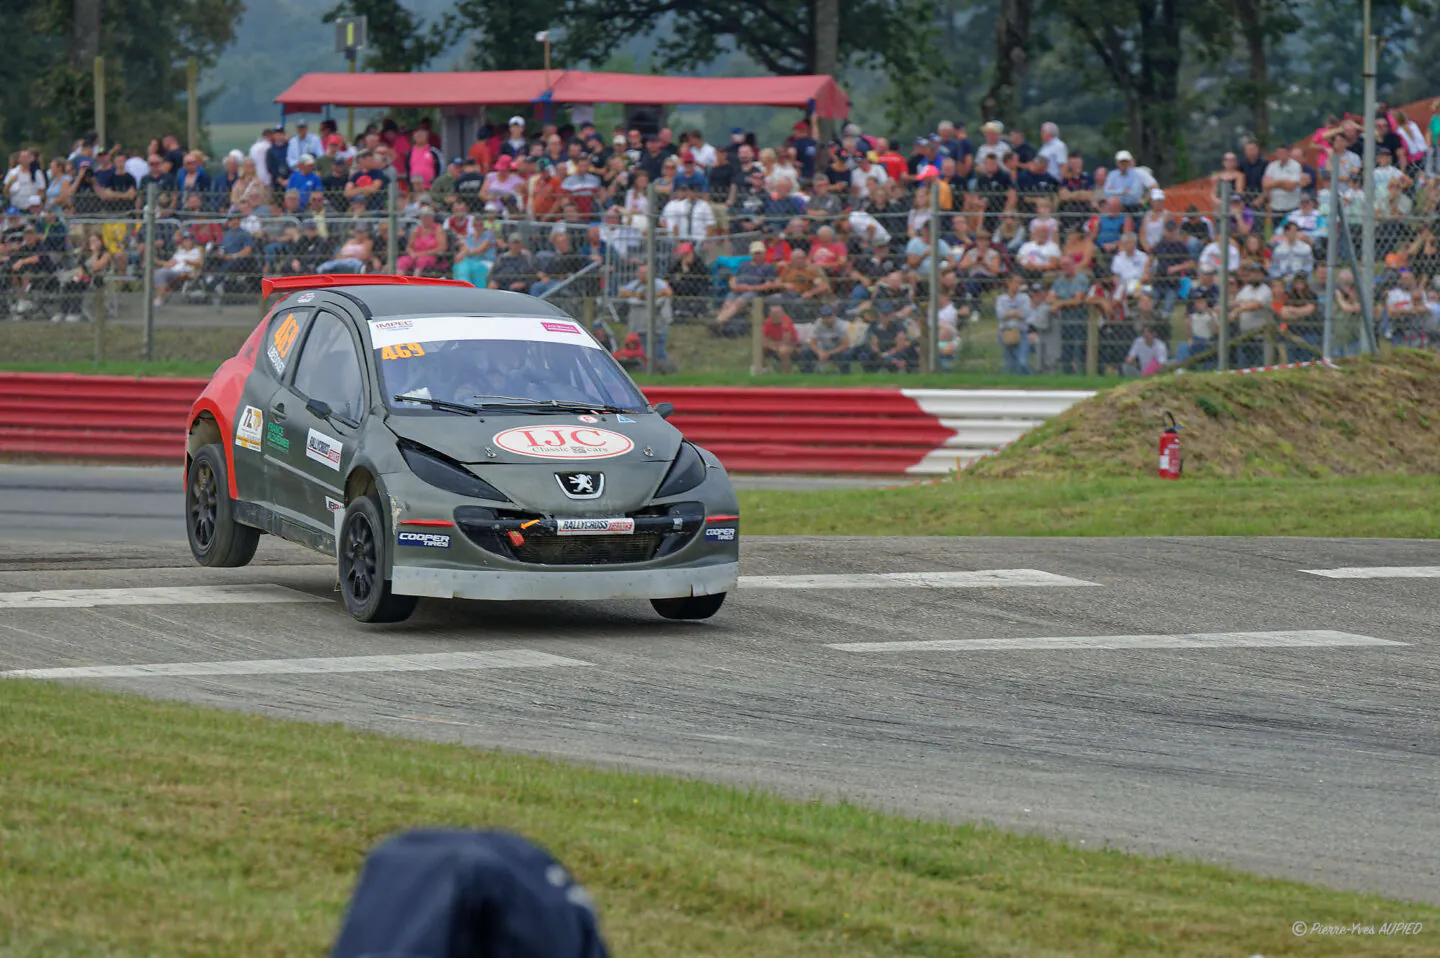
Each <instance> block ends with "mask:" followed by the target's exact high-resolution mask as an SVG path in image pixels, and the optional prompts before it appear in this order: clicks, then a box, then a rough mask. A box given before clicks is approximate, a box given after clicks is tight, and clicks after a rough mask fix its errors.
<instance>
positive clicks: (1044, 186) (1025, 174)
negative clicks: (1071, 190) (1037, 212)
mask: <svg viewBox="0 0 1440 958" xmlns="http://www.w3.org/2000/svg"><path fill="white" fill-rule="evenodd" d="M1015 188H1016V190H1017V191H1019V192H1020V193H1021V194H1023V195H1024V197H1025V199H1026V200H1027V201H1033V200H1034V199H1036V198H1037V197H1041V196H1048V197H1054V196H1055V195H1056V194H1057V193H1058V192H1059V191H1060V181H1059V180H1057V179H1055V177H1053V176H1051V175H1050V164H1049V163H1048V162H1047V161H1046V159H1045V157H1043V156H1041V155H1040V154H1038V153H1037V154H1035V156H1033V157H1031V159H1030V163H1029V164H1028V165H1027V167H1026V168H1025V169H1022V170H1021V171H1020V177H1019V181H1018V182H1017V183H1016V184H1015ZM1031 205H1032V206H1033V205H1034V204H1033V202H1032V203H1031ZM1052 208H1053V207H1052Z"/></svg>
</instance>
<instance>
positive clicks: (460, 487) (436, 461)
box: [400, 443, 510, 502]
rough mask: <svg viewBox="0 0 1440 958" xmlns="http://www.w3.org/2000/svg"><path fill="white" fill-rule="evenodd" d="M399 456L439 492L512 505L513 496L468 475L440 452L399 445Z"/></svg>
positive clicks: (411, 445) (466, 471) (462, 468)
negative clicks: (443, 491)
mask: <svg viewBox="0 0 1440 958" xmlns="http://www.w3.org/2000/svg"><path fill="white" fill-rule="evenodd" d="M400 455H402V456H404V457H405V464H406V465H407V466H409V467H410V471H411V472H413V473H415V476H416V478H418V479H420V480H421V481H422V482H427V483H429V484H430V485H432V486H435V487H436V488H437V489H444V490H445V491H446V492H453V493H455V495H457V496H469V497H471V498H474V499H493V500H495V501H496V502H509V501H510V497H509V496H507V495H505V493H503V492H501V491H500V490H499V489H496V488H495V487H494V486H492V485H490V483H488V482H486V481H485V480H484V479H481V478H480V477H479V476H477V475H475V474H473V473H471V472H469V471H468V470H466V469H465V468H464V467H463V466H461V465H460V464H459V463H457V462H451V461H450V460H448V459H446V458H445V457H444V456H442V455H440V454H439V453H438V452H434V451H432V450H428V449H422V448H420V447H419V446H416V445H413V444H410V443H401V444H400Z"/></svg>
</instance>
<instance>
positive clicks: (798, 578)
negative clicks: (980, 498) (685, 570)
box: [740, 569, 1100, 589]
mask: <svg viewBox="0 0 1440 958" xmlns="http://www.w3.org/2000/svg"><path fill="white" fill-rule="evenodd" d="M1099 584H1100V583H1098V582H1086V581H1085V580H1083V579H1071V578H1068V577H1067V576H1063V575H1055V574H1054V573H1053V572H1041V571H1039V570H1038V569H980V570H977V571H974V572H855V573H851V574H848V575H742V576H741V577H740V588H742V589H916V588H930V589H997V588H999V589H1004V588H1033V587H1037V586H1077V585H1093V586H1098V585H1099Z"/></svg>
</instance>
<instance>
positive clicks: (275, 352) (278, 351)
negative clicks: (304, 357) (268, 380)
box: [265, 313, 300, 376]
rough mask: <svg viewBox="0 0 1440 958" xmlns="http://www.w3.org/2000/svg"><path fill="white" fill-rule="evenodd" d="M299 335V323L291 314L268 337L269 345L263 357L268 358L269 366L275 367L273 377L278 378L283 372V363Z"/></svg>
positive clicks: (288, 356) (287, 358)
mask: <svg viewBox="0 0 1440 958" xmlns="http://www.w3.org/2000/svg"><path fill="white" fill-rule="evenodd" d="M299 334H300V321H299V320H297V319H296V318H295V314H294V313H291V314H290V315H289V316H286V317H285V318H284V319H283V320H282V321H281V322H280V325H279V326H276V327H275V334H274V335H273V336H271V337H270V345H269V346H268V347H267V348H266V350H265V355H266V356H268V357H269V358H270V365H271V366H274V367H275V375H277V376H279V375H281V374H282V373H284V372H285V363H286V362H287V361H288V360H289V358H290V350H291V349H293V348H295V337H296V336H298V335H299Z"/></svg>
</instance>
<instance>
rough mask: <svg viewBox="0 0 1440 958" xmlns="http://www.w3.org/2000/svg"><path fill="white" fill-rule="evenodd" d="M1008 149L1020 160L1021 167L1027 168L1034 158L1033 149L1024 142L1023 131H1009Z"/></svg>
mask: <svg viewBox="0 0 1440 958" xmlns="http://www.w3.org/2000/svg"><path fill="white" fill-rule="evenodd" d="M1010 149H1011V151H1012V152H1013V153H1014V154H1015V155H1016V156H1018V157H1019V158H1020V165H1021V166H1029V165H1030V161H1031V160H1033V159H1034V158H1035V147H1033V146H1031V145H1030V144H1029V143H1027V142H1025V131H1023V130H1020V129H1018V128H1017V129H1014V130H1011V131H1010Z"/></svg>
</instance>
